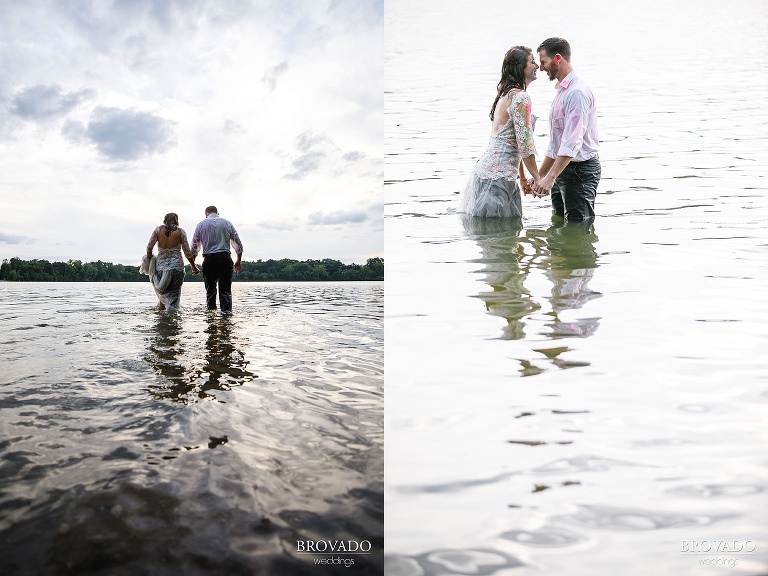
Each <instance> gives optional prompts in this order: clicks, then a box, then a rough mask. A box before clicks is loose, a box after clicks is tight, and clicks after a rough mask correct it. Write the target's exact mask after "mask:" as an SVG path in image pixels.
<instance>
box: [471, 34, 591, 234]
mask: <svg viewBox="0 0 768 576" xmlns="http://www.w3.org/2000/svg"><path fill="white" fill-rule="evenodd" d="M537 53H538V58H539V64H537V63H536V57H535V56H534V53H533V51H532V50H531V49H530V48H527V47H526V46H513V47H512V48H510V49H509V50H508V51H507V53H506V55H505V56H504V62H503V64H502V66H501V80H499V83H498V86H497V91H496V100H495V101H494V102H493V106H492V107H491V113H490V117H491V122H492V128H491V137H490V140H489V143H488V148H487V149H486V151H485V153H484V154H483V155H482V156H481V157H480V159H479V160H478V161H477V164H476V165H475V167H474V169H473V170H472V173H471V174H470V177H469V181H468V182H467V185H466V188H465V189H464V191H463V192H462V193H461V196H460V198H459V204H458V208H457V211H458V212H461V213H465V214H468V215H470V216H477V217H485V218H515V219H522V215H523V208H522V201H521V196H520V190H522V191H523V194H531V195H532V196H534V197H537V198H540V197H543V196H550V198H551V202H552V219H553V220H555V221H565V222H582V221H591V220H593V219H594V217H595V198H596V196H597V185H598V183H599V182H600V172H601V169H600V159H599V158H598V155H597V147H598V139H597V108H596V106H595V97H594V95H593V94H592V90H591V88H590V87H589V85H588V84H587V83H586V82H585V81H584V79H583V78H582V77H581V76H580V75H578V74H577V73H576V71H575V70H574V69H573V67H572V66H571V46H570V44H568V42H567V41H566V40H565V39H564V38H548V39H547V40H544V42H542V43H541V45H540V46H539V47H538V49H537ZM538 70H542V71H544V72H546V73H547V76H548V77H549V79H550V81H552V80H557V84H556V85H555V88H556V90H557V94H556V95H555V99H554V101H553V102H552V107H551V108H550V112H549V145H548V146H547V151H546V153H545V155H544V158H543V160H542V162H541V164H540V165H538V166H537V165H536V148H535V146H534V134H533V131H534V128H535V125H536V116H535V115H534V114H533V113H532V103H531V98H530V96H529V95H528V92H527V91H526V89H527V88H528V85H529V84H530V83H531V82H533V81H534V80H536V74H537V71H538ZM526 171H527V172H528V174H529V175H530V178H528V177H526V175H525V172H526ZM518 181H519V185H518Z"/></svg>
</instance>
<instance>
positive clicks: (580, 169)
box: [551, 156, 601, 222]
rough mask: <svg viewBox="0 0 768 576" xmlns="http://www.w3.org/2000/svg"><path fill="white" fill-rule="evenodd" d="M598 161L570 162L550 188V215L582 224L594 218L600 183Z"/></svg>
mask: <svg viewBox="0 0 768 576" xmlns="http://www.w3.org/2000/svg"><path fill="white" fill-rule="evenodd" d="M600 172H601V168H600V159H599V158H598V157H597V156H595V157H594V158H590V159H589V160H584V161H583V162H574V161H573V160H571V161H570V162H569V163H568V165H567V166H566V167H565V169H564V170H563V171H562V172H561V173H560V175H559V176H558V177H557V179H556V180H555V185H554V186H553V187H552V192H551V194H552V214H553V216H560V217H561V218H563V219H565V221H566V222H583V221H585V220H592V219H593V218H594V217H595V197H596V196H597V185H598V184H599V183H600Z"/></svg>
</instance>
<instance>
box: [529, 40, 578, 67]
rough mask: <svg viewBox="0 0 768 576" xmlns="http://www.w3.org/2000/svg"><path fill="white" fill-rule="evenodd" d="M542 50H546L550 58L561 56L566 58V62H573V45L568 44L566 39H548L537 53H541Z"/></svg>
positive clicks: (537, 49)
mask: <svg viewBox="0 0 768 576" xmlns="http://www.w3.org/2000/svg"><path fill="white" fill-rule="evenodd" d="M542 50H544V51H545V52H546V53H547V55H548V56H554V55H555V54H560V56H562V57H563V58H565V60H566V62H570V61H571V45H570V44H568V40H566V39H565V38H557V37H554V38H547V39H546V40H544V42H542V43H541V44H540V45H539V47H538V48H536V52H541V51H542Z"/></svg>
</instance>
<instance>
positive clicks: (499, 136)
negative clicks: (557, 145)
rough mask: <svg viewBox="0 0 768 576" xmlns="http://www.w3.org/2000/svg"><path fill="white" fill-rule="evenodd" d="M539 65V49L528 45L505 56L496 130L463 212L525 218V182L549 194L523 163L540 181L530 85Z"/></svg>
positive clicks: (493, 114) (464, 200)
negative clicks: (535, 54)
mask: <svg viewBox="0 0 768 576" xmlns="http://www.w3.org/2000/svg"><path fill="white" fill-rule="evenodd" d="M538 68H539V67H538V66H537V65H536V62H535V61H534V59H533V52H532V51H531V49H530V48H527V47H525V46H513V47H512V48H510V49H509V50H508V51H507V53H506V55H505V56H504V63H503V64H502V67H501V80H500V81H499V84H498V86H497V92H496V100H494V102H493V106H492V107H491V114H490V117H491V121H492V123H493V124H492V130H491V138H490V141H489V142H488V148H487V149H486V151H485V153H484V154H483V155H482V156H481V157H480V159H479V160H478V161H477V164H476V165H475V168H474V170H472V174H471V175H470V177H469V182H467V186H466V188H465V189H464V192H463V193H462V194H461V197H460V198H459V206H458V208H457V212H463V213H466V214H469V215H470V216H483V217H494V218H522V216H523V208H522V203H521V200H520V189H519V187H518V185H517V182H516V177H517V176H518V175H519V177H520V186H521V187H522V189H523V192H524V193H525V194H533V195H534V196H537V197H538V196H543V195H544V193H542V194H538V193H536V192H534V191H533V189H532V188H531V182H529V181H528V180H526V178H525V173H524V172H523V165H525V167H526V168H527V169H528V172H529V173H530V174H531V176H532V177H533V181H532V182H533V183H538V181H539V178H540V177H539V170H538V168H537V167H536V148H535V147H534V142H533V129H534V125H535V123H536V117H535V116H534V115H533V114H531V98H530V96H528V93H527V92H526V91H525V89H526V88H527V87H528V84H530V83H531V82H533V81H534V80H535V79H536V71H537V70H538Z"/></svg>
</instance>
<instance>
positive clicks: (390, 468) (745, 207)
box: [385, 0, 768, 576]
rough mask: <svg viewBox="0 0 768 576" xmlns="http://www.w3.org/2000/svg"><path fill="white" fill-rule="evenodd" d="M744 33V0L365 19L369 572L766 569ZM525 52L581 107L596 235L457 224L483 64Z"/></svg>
mask: <svg viewBox="0 0 768 576" xmlns="http://www.w3.org/2000/svg"><path fill="white" fill-rule="evenodd" d="M766 29H768V3H765V2H762V1H759V0H754V1H750V0H734V1H733V2H729V3H726V4H723V3H721V2H712V1H695V2H694V1H684V2H660V1H643V2H638V1H629V2H613V1H607V0H606V1H603V0H601V1H588V2H581V3H559V4H557V5H537V4H528V5H520V6H518V5H516V4H510V3H508V2H503V1H498V2H496V1H484V2H477V3H467V2H462V1H459V0H446V1H445V2H441V3H439V7H438V6H437V5H436V4H434V3H428V2H408V1H407V0H387V4H386V30H387V41H386V60H385V70H386V83H385V86H386V92H387V93H386V98H385V108H386V114H385V121H386V140H385V153H386V173H385V178H386V185H385V198H386V207H385V227H386V228H385V229H386V252H387V281H386V297H385V309H386V314H385V322H386V326H387V331H386V382H387V391H386V401H385V435H386V442H387V449H386V482H385V486H386V489H385V509H386V530H385V536H386V551H387V557H386V572H387V574H388V575H392V576H396V575H397V576H403V575H408V576H411V575H413V576H417V575H438V574H439V575H445V574H483V575H488V574H512V575H518V574H520V575H526V576H529V575H536V574H546V575H555V574H556V575H569V576H579V575H584V576H603V575H605V576H609V575H610V576H613V575H615V574H621V575H623V576H626V575H638V576H641V575H642V576H645V575H647V574H660V575H661V574H664V575H667V574H670V575H676V576H677V575H710V574H729V575H749V576H756V575H765V574H768V456H767V454H768V428H766V425H765V422H766V419H767V418H768V354H766V353H765V350H766V345H767V344H768V336H767V335H766V334H767V332H766V323H767V322H768V303H767V302H768V299H766V293H768V265H767V262H768V258H767V257H766V254H767V253H768V226H766V223H768V194H767V193H766V192H767V191H768V182H767V180H766V168H767V166H768V106H767V105H766V102H768V75H766V74H765V73H764V70H763V68H764V67H763V66H762V65H761V64H756V63H755V59H754V56H753V51H754V49H756V48H757V47H761V46H764V45H765V41H764V36H765V30H766ZM549 36H565V37H566V38H567V39H568V40H569V41H570V43H571V46H572V49H573V59H572V63H573V65H574V68H575V69H576V70H577V71H579V72H580V73H581V74H582V76H583V77H584V78H585V79H587V81H588V82H589V83H590V84H591V85H592V88H593V90H594V92H595V95H596V98H597V103H598V112H599V125H600V142H601V149H600V158H601V162H602V167H603V178H602V181H601V183H600V186H599V189H598V201H597V206H596V211H597V213H598V216H597V218H596V220H595V222H594V223H593V225H591V226H583V225H582V226H555V225H553V224H552V223H551V220H550V208H549V200H548V199H546V200H538V199H534V198H531V197H528V198H525V199H524V201H523V210H524V221H523V225H522V228H521V229H517V228H514V227H512V226H510V225H509V223H505V222H498V221H496V222H493V221H486V222H483V221H472V220H467V219H462V218H461V217H460V216H459V215H457V214H456V213H455V207H456V202H457V199H458V194H459V192H460V191H461V190H462V189H463V187H464V185H465V183H466V179H467V176H468V174H469V172H470V171H471V169H472V166H473V165H474V162H475V160H476V159H477V158H478V156H479V155H480V154H481V153H482V151H483V150H484V149H485V146H486V144H487V139H488V135H489V132H490V122H489V120H488V111H489V109H490V106H491V104H492V102H493V98H494V94H495V87H496V83H497V82H498V71H499V70H500V67H501V61H502V59H503V55H504V53H505V51H506V50H507V49H508V48H509V47H510V46H511V45H514V44H523V45H527V46H529V47H531V48H532V49H534V50H535V49H536V47H537V46H538V45H539V43H540V42H541V41H542V40H543V39H545V38H547V37H549ZM529 93H530V94H531V98H532V100H533V108H534V110H533V111H534V113H535V114H536V115H538V116H539V117H540V120H539V123H538V124H537V129H536V146H537V149H538V151H539V155H538V158H539V160H540V159H541V155H542V154H543V152H544V151H545V150H546V145H547V140H548V130H549V127H548V122H547V117H548V114H549V106H550V104H551V102H552V99H553V97H554V94H555V88H554V83H553V82H552V83H550V82H549V81H548V79H547V78H546V75H545V74H541V73H540V75H539V78H538V80H536V81H535V82H533V83H532V84H531V87H530V89H529ZM723 541H726V542H727V543H728V545H727V548H723V546H722V544H717V542H723Z"/></svg>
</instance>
